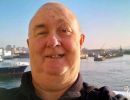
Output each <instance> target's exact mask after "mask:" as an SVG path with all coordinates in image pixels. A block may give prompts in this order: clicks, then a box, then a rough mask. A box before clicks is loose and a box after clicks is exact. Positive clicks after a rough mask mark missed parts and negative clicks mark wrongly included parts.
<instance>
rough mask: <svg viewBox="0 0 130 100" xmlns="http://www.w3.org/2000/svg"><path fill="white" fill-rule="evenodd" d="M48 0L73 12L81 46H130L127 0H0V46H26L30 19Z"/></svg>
mask: <svg viewBox="0 0 130 100" xmlns="http://www.w3.org/2000/svg"><path fill="white" fill-rule="evenodd" d="M48 1H58V2H62V3H63V4H65V5H66V6H67V7H68V8H70V9H71V10H72V11H73V12H74V13H75V14H76V16H77V18H78V20H79V22H80V26H81V30H82V32H83V33H84V34H85V35H86V41H85V44H84V47H86V48H88V49H93V48H117V47H120V46H122V47H124V48H126V47H127V48H128V47H129V48H130V0H0V47H2V46H5V45H7V44H14V45H16V46H27V45H26V38H27V33H28V24H29V21H30V19H31V17H32V16H33V15H34V13H35V12H36V11H37V10H38V8H39V7H40V6H41V5H42V4H44V3H45V2H48Z"/></svg>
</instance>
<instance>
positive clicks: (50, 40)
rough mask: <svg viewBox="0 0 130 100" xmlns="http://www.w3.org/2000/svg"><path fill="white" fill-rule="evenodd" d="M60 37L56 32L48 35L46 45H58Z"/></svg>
mask: <svg viewBox="0 0 130 100" xmlns="http://www.w3.org/2000/svg"><path fill="white" fill-rule="evenodd" d="M60 45H61V43H60V39H59V37H58V36H57V35H56V34H53V35H50V36H49V37H48V40H47V47H53V48H54V47H57V46H60Z"/></svg>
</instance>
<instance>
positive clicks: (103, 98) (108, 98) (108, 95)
mask: <svg viewBox="0 0 130 100" xmlns="http://www.w3.org/2000/svg"><path fill="white" fill-rule="evenodd" d="M82 96H83V98H86V99H90V100H116V99H115V93H114V92H113V91H112V90H110V88H109V87H107V86H104V87H100V88H98V87H96V86H92V85H88V84H87V83H83V90H82Z"/></svg>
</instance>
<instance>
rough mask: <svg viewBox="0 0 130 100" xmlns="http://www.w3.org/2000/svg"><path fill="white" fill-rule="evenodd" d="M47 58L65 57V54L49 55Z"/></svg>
mask: <svg viewBox="0 0 130 100" xmlns="http://www.w3.org/2000/svg"><path fill="white" fill-rule="evenodd" d="M45 57H46V58H51V59H59V58H62V57H64V54H56V55H47V56H45Z"/></svg>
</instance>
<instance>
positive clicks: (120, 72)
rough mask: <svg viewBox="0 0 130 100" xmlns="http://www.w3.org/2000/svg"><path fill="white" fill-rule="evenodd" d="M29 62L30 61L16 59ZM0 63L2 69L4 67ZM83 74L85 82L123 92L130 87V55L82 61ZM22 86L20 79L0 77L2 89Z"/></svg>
mask: <svg viewBox="0 0 130 100" xmlns="http://www.w3.org/2000/svg"><path fill="white" fill-rule="evenodd" d="M17 60H22V61H28V59H15V61H17ZM2 63H3V62H0V67H3V64H2ZM81 74H82V75H83V79H84V81H86V82H87V83H90V84H93V85H97V86H99V87H100V86H104V85H105V86H109V87H110V88H112V89H113V90H116V91H123V90H124V87H126V86H129V87H130V55H124V56H123V57H118V58H113V59H106V60H104V61H94V60H93V58H91V57H89V58H88V59H82V60H81ZM19 85H20V78H19V77H9V78H1V77H0V87H5V88H13V87H18V86H19Z"/></svg>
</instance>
